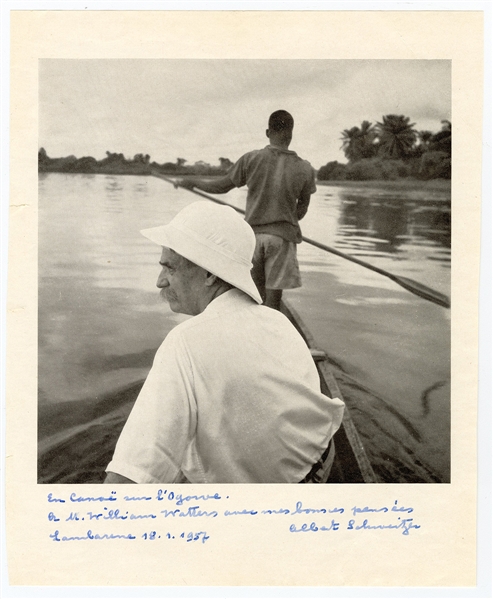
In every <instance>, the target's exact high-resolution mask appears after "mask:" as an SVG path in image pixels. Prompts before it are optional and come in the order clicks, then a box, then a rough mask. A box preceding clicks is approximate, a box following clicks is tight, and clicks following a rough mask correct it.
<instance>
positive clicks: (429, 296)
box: [151, 170, 450, 308]
mask: <svg viewBox="0 0 493 599" xmlns="http://www.w3.org/2000/svg"><path fill="white" fill-rule="evenodd" d="M151 174H152V175H153V176H154V177H157V178H158V179H163V180H164V181H167V182H168V183H171V184H172V185H174V186H175V187H183V185H180V184H179V183H177V182H176V181H173V179H170V178H168V177H166V176H165V175H162V174H161V173H160V172H158V171H156V170H152V171H151ZM183 189H187V190H188V191H190V192H192V193H194V194H196V195H198V196H200V197H202V198H206V199H207V200H211V201H212V202H216V204H222V205H223V206H229V207H230V208H234V209H235V210H236V211H237V212H240V213H241V214H245V211H244V210H242V209H241V208H237V207H236V206H232V205H231V204H228V202H224V201H223V200H220V199H218V198H214V197H212V196H210V195H208V194H207V193H204V192H203V191H200V190H198V189H189V188H188V187H183ZM302 239H303V241H304V242H306V243H309V244H310V245H313V246H315V247H317V248H319V249H321V250H324V251H326V252H330V253H331V254H335V255H336V256H340V257H341V258H344V259H345V260H349V261H350V262H354V263H355V264H359V265H360V266H363V267H364V268H368V269H370V270H373V271H374V272H377V273H379V274H381V275H383V276H384V277H387V278H389V279H391V280H392V281H394V282H395V283H397V284H398V285H400V286H401V287H403V288H404V289H407V290H408V291H410V292H411V293H414V294H415V295H418V296H419V297H422V298H423V299H426V300H428V301H430V302H433V303H435V304H438V305H439V306H443V307H444V308H450V300H449V298H448V297H447V296H446V295H444V294H443V293H439V292H438V291H436V290H435V289H431V288H430V287H427V286H426V285H423V284H422V283H418V282H417V281H414V280H413V279H408V278H407V277H401V276H397V275H394V274H392V273H391V272H388V271H386V270H383V269H382V268H378V266H373V265H372V264H369V263H368V262H364V261H363V260H359V259H358V258H354V257H353V256H349V255H348V254H344V253H343V252H340V251H339V250H336V249H335V248H333V247H330V246H328V245H325V244H323V243H320V242H319V241H315V240H313V239H309V238H308V237H304V236H303V237H302Z"/></svg>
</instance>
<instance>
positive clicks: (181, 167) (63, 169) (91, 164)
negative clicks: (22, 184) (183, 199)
mask: <svg viewBox="0 0 493 599" xmlns="http://www.w3.org/2000/svg"><path fill="white" fill-rule="evenodd" d="M186 162H187V161H186V160H185V158H177V159H176V162H165V163H164V164H158V163H157V162H151V157H150V156H149V154H135V156H134V157H133V158H131V159H127V158H125V156H124V155H123V154H119V153H116V152H108V151H107V152H106V157H105V158H103V159H102V160H96V159H95V158H94V157H93V156H83V157H82V158H77V157H76V156H73V155H71V156H66V157H63V158H50V157H49V156H48V154H47V153H46V150H45V149H44V148H40V150H39V152H38V170H39V171H40V172H57V173H87V174H98V173H99V174H107V175H108V174H109V175H149V174H150V173H151V170H152V169H154V170H157V171H159V172H160V173H162V174H163V175H199V176H214V175H223V174H226V173H227V172H228V170H229V169H230V168H231V167H232V166H233V163H232V162H231V160H229V158H223V157H221V158H219V165H211V164H208V163H207V162H203V161H201V160H200V161H198V162H196V163H195V164H190V165H188V164H186Z"/></svg>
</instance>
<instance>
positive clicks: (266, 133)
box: [265, 129, 270, 139]
mask: <svg viewBox="0 0 493 599" xmlns="http://www.w3.org/2000/svg"><path fill="white" fill-rule="evenodd" d="M265 135H266V137H268V138H269V139H270V131H269V129H266V130H265Z"/></svg>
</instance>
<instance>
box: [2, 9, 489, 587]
mask: <svg viewBox="0 0 493 599" xmlns="http://www.w3.org/2000/svg"><path fill="white" fill-rule="evenodd" d="M482 26H483V25H482V14H481V11H479V12H474V11H468V12H462V13H460V12H428V13H422V12H414V11H413V12H399V11H396V12H391V11H386V12H385V13H383V12H379V13H376V12H375V13H372V12H336V11H333V12H332V11H321V12H318V11H317V12H297V13H296V14H293V13H290V12H276V13H272V12H248V13H245V12H243V13H240V12H226V11H224V12H223V11H221V12H209V11H205V12H197V11H191V12H188V13H187V12H174V11H159V12H153V13H152V14H151V13H149V12H143V11H139V12H132V13H129V12H123V11H113V12H99V13H98V12H95V11H94V12H92V11H89V12H82V11H81V12H72V11H59V12H43V11H33V12H27V11H22V12H13V13H11V36H12V37H11V65H12V79H11V96H10V101H11V115H12V116H11V150H10V151H11V154H10V157H11V171H10V176H11V182H10V230H9V232H10V246H9V297H8V331H7V333H8V340H9V345H8V352H7V389H8V393H7V418H8V421H7V422H8V429H7V456H8V458H9V459H8V460H7V479H6V482H7V545H8V552H9V555H8V558H9V575H10V583H11V584H13V585H19V584H20V585H46V584H48V585H67V586H70V585H103V584H108V585H117V586H126V585H182V584H186V585H193V586H195V585H211V584H213V585H219V584H220V585H245V586H249V585H255V586H261V585H279V586H280V585H284V584H286V585H302V586H312V585H314V586H318V585H323V586H333V585H337V586H346V585H351V586H380V585H381V586H446V587H449V586H465V587H468V586H474V584H475V568H476V553H475V543H476V534H475V522H476V512H475V509H474V507H473V506H475V505H476V499H477V496H476V482H477V481H476V471H475V464H476V405H475V400H476V396H477V364H478V355H477V339H478V321H477V318H478V314H477V297H478V282H479V279H478V275H479V243H480V236H479V231H480V197H481V136H482V123H481V119H479V118H478V116H477V115H478V114H479V113H480V112H481V100H482V81H483V66H482V61H483V48H482ZM164 28H166V30H167V31H169V32H170V33H169V35H167V37H166V38H164V36H163V34H162V32H163V30H164ZM375 30H377V31H378V30H380V31H385V35H384V36H374V35H372V36H368V35H367V33H368V31H375ZM183 31H187V32H191V31H193V35H187V36H185V37H184V36H183V35H182V33H183ZM300 31H303V32H308V33H309V35H304V36H301V35H300V34H299V33H300ZM331 31H333V32H334V34H333V35H330V32H331ZM143 33H144V35H143ZM285 39H295V40H296V44H289V45H286V44H285V42H284V40H285ZM260 40H262V43H259V41H260ZM417 40H419V41H420V43H419V44H417V43H416V41H417ZM293 45H295V46H296V49H293V47H292V46H293ZM225 49H226V51H227V54H226V53H225ZM77 57H84V58H103V57H104V58H110V57H118V58H125V57H128V58H136V57H139V58H145V57H152V58H161V57H162V58H165V57H166V58H178V57H179V58H184V57H186V58H199V57H208V58H225V57H229V58H251V57H255V58H262V57H269V58H297V57H299V58H408V59H409V58H415V59H417V58H435V59H439V58H440V59H451V60H452V73H453V75H452V76H453V116H452V122H453V125H454V142H453V143H454V170H453V232H454V241H453V268H452V301H453V308H452V405H453V412H452V415H453V419H452V434H453V451H452V465H453V467H452V483H451V484H450V485H431V486H419V485H399V490H398V492H399V494H400V495H401V496H402V497H404V498H405V500H406V501H407V502H408V503H412V504H413V505H415V506H418V507H419V509H420V513H421V514H422V518H421V520H422V522H423V523H425V525H426V526H427V533H426V535H423V537H422V538H421V540H418V541H415V540H413V541H412V543H410V544H408V547H407V548H406V553H405V555H404V554H403V548H402V546H399V545H398V544H393V543H392V542H391V541H389V542H388V543H386V544H385V546H383V544H382V546H380V547H378V552H377V551H375V547H374V546H372V545H373V543H372V542H370V543H368V542H367V541H365V540H362V542H361V543H359V544H358V543H352V544H351V545H350V546H349V545H347V544H345V543H342V544H341V545H340V546H339V547H337V548H336V551H333V550H332V549H331V551H330V554H329V555H327V547H324V546H323V545H322V544H320V543H317V542H313V543H312V544H311V545H310V546H309V547H307V546H306V545H304V544H303V551H308V552H309V553H310V556H311V557H312V558H313V569H311V571H310V572H309V575H308V576H307V573H306V571H301V570H300V568H299V566H298V563H297V562H298V561H299V554H298V552H297V548H296V546H295V545H293V546H289V547H288V548H287V549H286V548H284V549H283V550H281V548H280V547H279V546H277V545H276V543H275V540H273V539H272V535H271V534H270V532H269V531H268V530H267V531H265V533H264V535H263V538H258V539H252V544H251V546H250V545H249V543H248V542H247V543H246V545H245V546H244V547H243V548H242V549H241V550H240V551H239V550H238V547H237V545H236V543H235V542H234V538H231V535H230V533H227V534H228V535H229V537H228V536H226V534H225V537H224V543H223V545H224V546H223V547H222V548H221V550H220V551H219V553H217V552H215V551H214V552H212V554H207V556H199V555H195V556H194V557H196V558H197V563H196V564H194V566H193V567H191V566H190V563H189V559H187V558H186V556H185V555H180V554H179V552H178V555H176V556H175V558H174V560H173V563H172V564H171V566H172V567H171V568H170V569H171V570H173V571H172V572H171V573H163V572H162V571H159V568H157V567H156V565H157V563H158V562H159V560H158V559H157V557H156V556H155V555H149V554H148V553H146V552H141V555H130V554H128V552H124V555H123V556H120V558H119V562H120V564H121V565H120V567H118V568H116V569H115V568H112V569H111V571H109V568H108V562H112V563H114V558H115V555H116V554H114V553H113V551H114V550H113V549H109V548H107V547H105V548H104V549H101V550H100V551H97V550H94V551H91V553H89V552H88V551H87V550H82V549H81V550H74V551H70V552H65V553H64V554H57V555H56V556H55V555H53V552H52V547H53V546H52V545H50V544H49V542H47V541H46V535H45V528H46V527H44V526H41V525H39V524H38V523H40V522H41V521H42V520H44V519H46V514H45V511H46V509H45V497H46V487H45V486H44V487H43V488H41V486H38V485H36V484H35V480H36V401H35V398H36V396H37V385H36V383H37V381H36V352H37V349H36V323H37V303H36V290H35V285H33V281H36V280H37V269H36V264H37V259H36V258H37V205H36V202H37V163H36V153H37V152H36V151H35V150H36V149H37V60H38V58H77ZM26 198H28V199H27V200H26ZM466 251H467V252H466ZM54 487H55V486H54ZM293 491H294V490H293V489H291V488H289V489H287V488H276V487H275V486H272V487H270V488H269V489H265V488H264V489H263V492H264V493H266V494H268V495H272V497H273V498H274V497H279V496H280V495H281V496H283V497H288V496H289V497H294V495H293ZM88 492H90V491H88ZM235 492H236V493H237V489H236V490H235ZM296 492H298V490H296ZM395 492H396V491H395V490H394V489H392V486H391V485H377V486H374V487H371V488H368V487H363V486H361V485H357V486H351V489H350V490H349V489H348V488H347V487H345V488H342V487H340V486H339V487H337V488H334V489H331V494H332V495H333V497H334V501H335V502H337V500H339V501H344V499H345V498H347V497H348V494H350V497H351V500H352V501H353V500H354V501H356V500H359V501H361V502H368V503H369V502H370V501H374V502H378V501H379V500H381V501H386V500H388V499H387V498H388V497H389V493H390V494H391V495H392V494H395ZM241 493H242V496H244V497H245V498H246V499H247V498H251V499H252V500H253V499H255V496H256V495H257V494H258V489H255V488H253V487H250V486H249V487H245V488H244V489H243V488H242V490H241ZM308 493H309V495H308V497H311V498H315V497H320V496H321V495H320V494H319V493H320V491H319V490H312V489H311V490H309V491H308ZM262 544H267V545H268V548H269V550H268V554H269V557H270V559H271V560H272V562H271V563H275V564H276V570H277V572H276V574H275V575H272V572H270V573H269V572H268V571H267V570H266V569H265V568H263V567H262V565H263V561H264V558H265V553H264V552H261V554H263V555H261V556H260V557H261V558H262V559H254V558H253V557H252V550H253V547H258V546H259V545H262ZM232 550H234V552H235V556H236V557H237V558H240V557H241V558H242V559H243V560H244V562H245V563H244V564H243V566H242V568H240V571H236V572H234V571H232V570H231V567H230V566H231V563H230V562H229V561H228V560H227V559H225V555H226V554H227V553H228V552H230V551H232ZM122 553H123V551H122ZM376 553H379V555H378V556H376ZM404 559H405V560H408V561H409V564H408V565H407V566H406V567H403V563H402V562H403V560H404ZM81 560H82V562H83V563H84V564H85V568H84V569H83V571H81V570H80V569H79V568H77V567H76V565H77V564H78V563H80V561H81ZM136 560H137V561H136ZM221 560H223V561H221ZM184 561H186V562H187V563H186V564H184V563H183V562H184ZM327 561H329V562H330V566H328V565H327ZM365 561H366V566H365V567H364V568H363V567H361V565H362V562H365ZM221 563H222V564H223V566H222V567H221ZM136 564H137V566H136ZM228 566H229V568H228ZM218 568H219V570H220V571H219V572H218ZM212 569H214V571H213V570H212ZM88 570H90V571H91V575H90V576H88V575H87V571H88ZM136 570H137V571H138V572H139V573H140V574H139V576H138V577H137V578H136V577H135V571H136ZM55 572H56V573H55Z"/></svg>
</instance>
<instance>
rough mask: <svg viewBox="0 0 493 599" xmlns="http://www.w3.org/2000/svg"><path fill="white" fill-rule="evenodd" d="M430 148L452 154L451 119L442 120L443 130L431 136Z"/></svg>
mask: <svg viewBox="0 0 493 599" xmlns="http://www.w3.org/2000/svg"><path fill="white" fill-rule="evenodd" d="M430 149H431V150H435V151H438V152H446V153H447V154H448V155H449V156H451V155H452V123H451V122H450V121H442V130H441V131H439V132H438V133H435V135H433V137H432V138H431V140H430Z"/></svg>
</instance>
